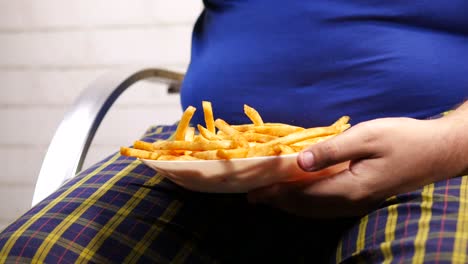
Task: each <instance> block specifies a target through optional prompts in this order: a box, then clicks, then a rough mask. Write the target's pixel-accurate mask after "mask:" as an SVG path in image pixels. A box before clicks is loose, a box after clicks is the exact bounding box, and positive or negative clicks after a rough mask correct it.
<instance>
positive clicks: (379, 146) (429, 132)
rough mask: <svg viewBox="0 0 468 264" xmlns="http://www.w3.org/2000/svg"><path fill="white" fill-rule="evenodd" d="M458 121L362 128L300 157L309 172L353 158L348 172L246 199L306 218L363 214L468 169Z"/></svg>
mask: <svg viewBox="0 0 468 264" xmlns="http://www.w3.org/2000/svg"><path fill="white" fill-rule="evenodd" d="M465 120H466V119H465ZM455 121H457V120H456V119H455ZM455 121H454V120H453V119H449V118H441V119H435V120H416V119H410V118H384V119H376V120H372V121H368V122H364V123H361V124H358V125H356V126H354V127H352V128H350V129H349V130H348V131H346V132H344V133H342V134H341V135H338V136H336V137H334V138H332V139H330V140H327V141H323V142H321V143H318V144H316V145H313V146H311V147H309V148H308V149H306V150H304V151H303V152H302V153H300V155H299V156H298V164H299V166H300V167H301V168H302V169H303V170H306V171H314V170H320V169H322V168H325V167H327V166H330V165H333V164H337V163H340V162H343V161H348V160H349V161H351V162H350V165H349V168H348V169H346V170H344V171H342V172H340V173H338V174H336V175H333V176H330V177H327V178H324V179H322V180H319V181H310V180H309V181H306V180H301V181H298V182H292V183H279V184H275V185H273V186H269V187H265V188H261V189H258V190H255V191H253V192H251V193H249V195H248V198H249V200H250V201H251V202H253V203H266V204H269V205H272V206H274V207H278V208H281V209H283V210H286V211H289V212H292V213H295V214H299V215H304V216H311V217H332V216H333V217H336V216H357V215H363V214H365V213H367V212H368V211H369V210H370V209H371V208H373V207H374V206H376V205H377V204H378V203H379V202H382V201H383V200H384V199H386V198H388V197H390V196H392V195H395V194H398V193H403V192H407V191H411V190H414V189H417V188H418V187H421V186H423V185H426V184H429V183H432V182H435V181H438V180H442V179H444V178H448V177H453V176H456V175H459V174H460V173H462V172H463V171H464V170H466V158H465V157H466V156H465V154H466V150H467V148H466V147H467V145H468V144H466V136H465V135H464V134H466V125H465V126H464V127H461V128H460V127H459V126H457V125H456V123H455ZM457 131H458V132H457ZM463 131H465V132H463ZM460 137H463V139H464V140H465V141H463V142H465V143H464V146H461V145H460V142H461V141H460ZM460 148H461V150H460ZM462 153H465V154H462Z"/></svg>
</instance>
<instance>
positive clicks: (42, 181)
mask: <svg viewBox="0 0 468 264" xmlns="http://www.w3.org/2000/svg"><path fill="white" fill-rule="evenodd" d="M183 77H184V75H183V74H181V73H177V72H173V71H168V70H164V69H157V68H143V69H142V68H140V69H121V70H116V71H113V72H110V73H108V74H105V75H104V76H102V77H101V78H99V79H97V80H96V81H94V82H93V83H91V85H90V86H89V87H88V88H87V89H86V90H85V91H84V92H83V93H82V94H81V95H80V96H79V98H78V99H77V100H76V101H75V102H74V104H73V105H72V107H71V108H70V109H69V111H68V112H67V113H66V114H65V117H64V119H63V120H62V122H61V123H60V125H59V127H58V128H57V130H56V132H55V134H54V136H53V138H52V141H51V143H50V145H49V148H48V150H47V153H46V155H45V158H44V161H43V163H42V167H41V170H40V173H39V177H38V179H37V182H36V187H35V190H34V195H33V201H32V205H33V206H34V205H36V204H37V203H39V202H40V201H41V200H43V199H44V198H46V197H47V196H48V195H50V194H51V193H53V192H54V191H55V190H56V189H58V188H59V187H60V186H61V185H62V184H63V183H64V182H65V181H67V180H68V179H70V178H72V177H74V176H75V175H76V174H77V173H78V172H80V171H81V169H82V166H83V162H84V160H85V158H86V154H87V152H88V149H89V146H90V145H91V142H92V140H93V137H94V135H95V133H96V131H97V129H98V128H99V125H100V123H101V121H102V120H103V118H104V116H105V115H106V113H107V111H108V110H109V109H110V107H111V106H112V104H113V103H114V102H115V101H116V100H117V98H119V96H120V95H121V94H122V93H123V92H124V91H125V90H126V89H127V88H129V87H130V86H132V85H133V84H135V83H136V82H138V81H141V80H150V81H156V82H162V83H165V84H167V85H168V86H167V87H168V88H167V92H168V93H171V94H173V93H178V92H179V90H180V84H181V82H182V80H183ZM63 153H67V155H63Z"/></svg>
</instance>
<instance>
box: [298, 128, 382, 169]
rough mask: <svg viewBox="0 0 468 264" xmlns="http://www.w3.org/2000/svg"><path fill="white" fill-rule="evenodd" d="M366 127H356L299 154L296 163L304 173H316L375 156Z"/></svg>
mask: <svg viewBox="0 0 468 264" xmlns="http://www.w3.org/2000/svg"><path fill="white" fill-rule="evenodd" d="M367 127H368V126H363V125H357V126H355V127H352V128H350V129H349V130H347V131H346V132H344V133H342V134H339V135H337V136H335V137H332V138H330V139H327V140H325V141H322V142H319V143H317V144H315V145H312V146H310V147H308V148H307V149H305V150H303V151H302V152H301V153H299V156H298V158H297V163H298V165H299V167H301V168H302V169H303V170H305V171H316V170H320V169H323V168H326V167H328V166H332V165H335V164H338V163H341V162H345V161H349V160H356V159H362V158H365V157H369V156H372V155H374V154H375V150H374V149H373V147H372V146H373V145H374V144H372V142H373V141H374V140H372V136H371V135H372V134H371V133H370V131H369V129H368V128H367Z"/></svg>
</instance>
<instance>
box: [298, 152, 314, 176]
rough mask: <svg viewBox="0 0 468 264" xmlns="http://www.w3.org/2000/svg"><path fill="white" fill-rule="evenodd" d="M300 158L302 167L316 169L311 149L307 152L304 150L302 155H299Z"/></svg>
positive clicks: (307, 169)
mask: <svg viewBox="0 0 468 264" xmlns="http://www.w3.org/2000/svg"><path fill="white" fill-rule="evenodd" d="M299 158H300V159H301V163H300V165H301V167H302V169H304V170H306V171H312V170H314V169H315V168H314V165H315V164H314V161H315V160H314V154H313V153H312V152H310V151H305V152H302V153H301V155H300V156H299Z"/></svg>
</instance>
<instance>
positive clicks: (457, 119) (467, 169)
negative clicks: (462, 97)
mask: <svg viewBox="0 0 468 264" xmlns="http://www.w3.org/2000/svg"><path fill="white" fill-rule="evenodd" d="M440 123H441V124H440V125H441V126H442V131H443V133H444V134H445V137H446V140H447V141H446V142H447V144H448V147H449V150H450V153H451V154H450V156H451V159H453V161H454V163H452V165H453V166H455V168H456V172H457V173H458V175H467V174H468V104H467V103H465V104H463V105H462V106H461V107H460V108H458V109H456V110H454V111H453V112H452V113H450V114H448V115H447V116H445V117H443V118H441V119H440Z"/></svg>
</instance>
